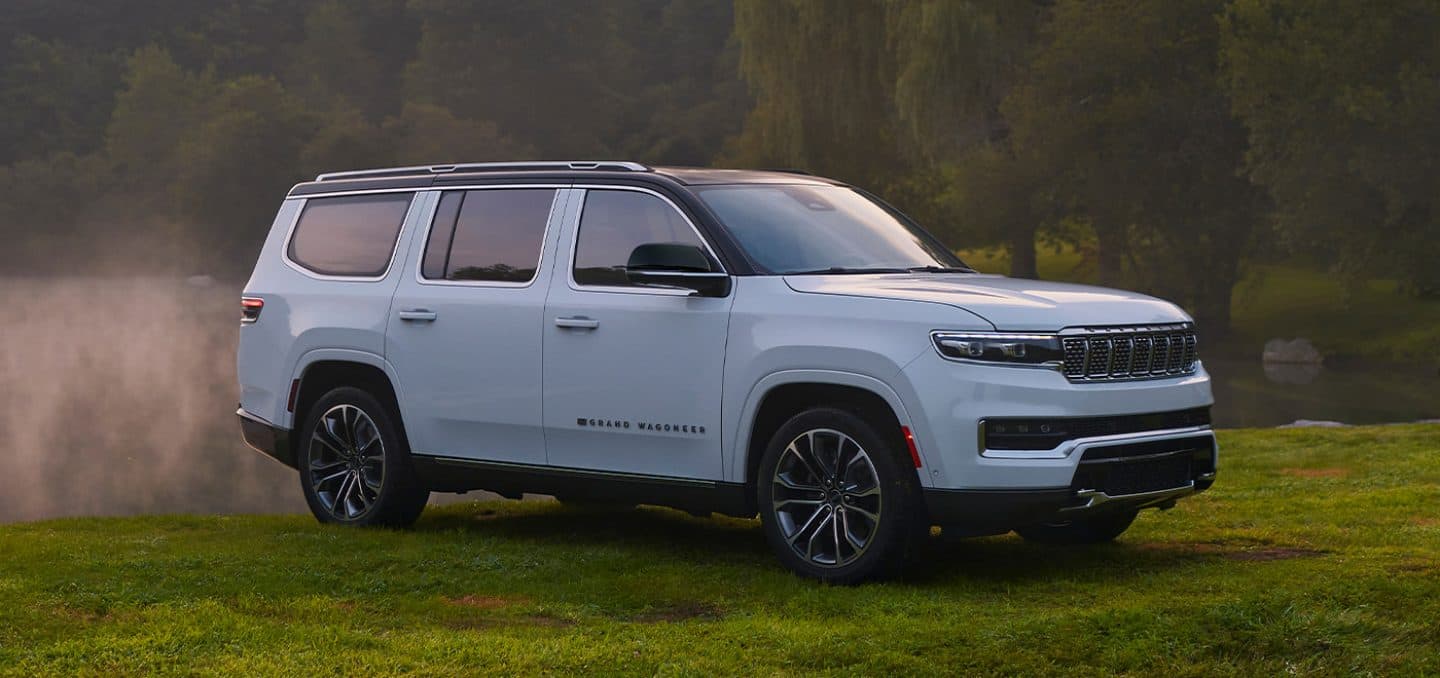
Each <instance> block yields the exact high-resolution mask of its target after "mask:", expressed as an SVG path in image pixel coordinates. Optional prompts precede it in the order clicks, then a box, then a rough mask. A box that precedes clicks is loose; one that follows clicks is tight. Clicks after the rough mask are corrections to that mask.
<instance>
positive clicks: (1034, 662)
mask: <svg viewBox="0 0 1440 678" xmlns="http://www.w3.org/2000/svg"><path fill="white" fill-rule="evenodd" d="M1221 445H1222V462H1221V477H1220V480H1219V482H1218V484H1217V485H1216V486H1215V488H1214V489H1213V490H1212V491H1210V492H1207V493H1205V494H1202V495H1199V496H1197V497H1194V498H1192V499H1189V500H1186V501H1183V502H1181V503H1180V505H1179V506H1178V507H1177V508H1176V509H1174V510H1172V511H1169V512H1166V513H1157V512H1153V511H1152V512H1147V513H1145V514H1143V515H1142V516H1141V518H1140V520H1139V521H1137V523H1136V525H1135V526H1134V527H1133V528H1132V529H1131V531H1130V532H1128V533H1127V534H1126V535H1124V536H1123V537H1122V538H1121V540H1120V542H1119V543H1117V544H1112V545H1105V546H1097V547H1080V548H1073V547H1072V548H1059V547H1052V548H1046V547H1040V546H1035V545H1030V544H1027V543H1025V542H1023V541H1021V540H1020V539H1018V538H1016V537H1014V536H1006V537H991V538H985V539H974V540H963V541H953V540H952V541H946V540H944V539H942V538H936V539H934V540H932V541H933V543H932V544H930V545H929V546H928V547H927V549H926V552H925V553H924V557H923V562H922V564H921V566H920V567H919V568H918V569H917V570H916V571H915V572H914V573H913V574H912V575H911V576H910V577H908V578H907V579H906V580H904V581H898V582H889V583H885V584H879V585H868V586H862V587H858V588H837V587H827V586H823V585H820V584H816V583H814V582H810V581H806V580H801V579H797V578H795V577H792V576H791V575H789V574H787V573H786V572H784V571H782V570H781V569H780V568H779V566H778V565H777V564H776V563H775V561H774V560H773V559H772V558H771V556H770V554H769V553H768V551H767V550H766V548H765V545H764V543H763V539H762V536H761V534H760V532H759V529H758V527H757V524H756V523H755V522H753V521H746V520H731V519H719V518H716V519H697V518H692V517H689V516H686V515H683V514H680V513H676V512H672V511H667V510H662V509H641V510H638V511H635V512H625V513H585V512H580V511H576V510H569V509H565V508H562V507H560V506H559V505H557V504H555V503H553V502H524V503H519V502H511V503H481V504H462V505H455V506H449V507H445V508H443V509H440V510H433V511H431V512H429V513H427V514H426V516H425V517H424V518H423V519H422V520H421V522H420V524H419V525H418V526H417V527H416V529H414V530H412V531H403V532H390V531H364V530H353V529H344V528H335V527H325V526H320V525H317V524H316V523H314V521H312V520H311V519H310V518H309V517H301V516H283V517H238V516H237V517H187V516H169V517H145V518H114V519H71V520H55V521H48V522H42V523H32V524H17V525H8V526H0V674H6V675H17V676H22V675H23V676H28V675H37V674H41V675H44V674H48V675H75V674H92V675H115V674H149V673H160V674H180V673H183V674H221V675H229V674H237V673H239V674H255V675H287V674H297V675H298V674H326V675H341V674H343V675H367V674H375V673H382V674H383V673H399V672H413V673H420V674H457V675H480V674H494V673H499V672H506V673H516V672H518V673H537V672H553V673H564V674H568V673H573V672H586V673H592V672H598V673H627V674H628V673H639V674H654V673H662V674H690V675H695V674H705V675H709V674H731V675H735V674H739V675H763V674H791V673H825V674H834V675H844V676H854V675H876V674H895V673H904V674H911V673H921V674H936V673H952V672H963V673H975V672H983V673H992V674H993V673H1007V674H1014V673H1048V674H1065V675H1108V674H1113V673H1129V674H1145V675H1161V674H1175V675H1208V674H1231V675H1246V676H1253V675H1277V674H1282V673H1299V674H1312V673H1313V674H1352V673H1379V674H1394V675H1416V674H1423V673H1430V674H1435V673H1437V672H1440V624H1437V622H1436V620H1437V619H1440V426H1424V425H1406V426H1384V427H1369V428H1355V429H1345V430H1319V429H1304V430H1284V431H1280V430H1271V431H1224V432H1222V434H1221Z"/></svg>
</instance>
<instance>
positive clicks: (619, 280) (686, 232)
mask: <svg viewBox="0 0 1440 678" xmlns="http://www.w3.org/2000/svg"><path fill="white" fill-rule="evenodd" d="M660 242H665V243H683V244H686V245H695V246H699V247H703V246H704V245H703V243H702V242H701V240H700V238H699V237H698V236H696V235H695V231H694V229H692V228H690V224H689V223H688V222H686V221H685V217H684V216H682V215H681V214H680V213H679V212H677V211H675V208H673V207H671V206H670V205H669V203H667V202H665V201H664V200H661V199H660V198H658V197H655V196H653V195H651V194H649V193H641V192H639V191H615V190H603V189H601V190H595V189H591V190H589V191H586V193H585V207H584V209H583V210H582V211H581V213H580V233H579V235H578V236H577V237H576V240H575V268H574V272H573V274H574V277H575V282H576V284H579V285H603V286H606V287H631V286H632V285H631V283H630V281H629V280H628V279H626V277H625V271H624V267H625V264H626V262H628V261H629V260H630V252H631V251H632V250H634V249H635V248H636V247H637V246H639V245H644V244H646V243H660Z"/></svg>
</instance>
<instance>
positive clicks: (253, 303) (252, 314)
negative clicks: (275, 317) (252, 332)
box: [240, 297, 265, 325]
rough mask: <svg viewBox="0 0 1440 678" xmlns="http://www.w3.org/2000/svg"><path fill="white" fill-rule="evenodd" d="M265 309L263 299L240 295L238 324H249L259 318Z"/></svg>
mask: <svg viewBox="0 0 1440 678" xmlns="http://www.w3.org/2000/svg"><path fill="white" fill-rule="evenodd" d="M263 310H265V300H264V299H261V298H259V297H240V324H242V325H249V324H250V323H253V322H255V321H256V320H259V319H260V311H263Z"/></svg>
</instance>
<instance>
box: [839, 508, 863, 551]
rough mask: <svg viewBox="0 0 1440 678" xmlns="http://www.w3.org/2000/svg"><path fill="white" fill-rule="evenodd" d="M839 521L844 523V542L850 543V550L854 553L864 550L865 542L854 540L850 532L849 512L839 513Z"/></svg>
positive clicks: (853, 535)
mask: <svg viewBox="0 0 1440 678" xmlns="http://www.w3.org/2000/svg"><path fill="white" fill-rule="evenodd" d="M840 521H841V522H843V523H845V527H844V530H843V531H844V532H845V541H848V542H850V548H853V549H855V552H856V553H859V552H861V551H863V550H864V549H865V542H862V541H860V540H859V539H856V538H855V534H854V533H853V532H851V531H850V512H849V511H845V512H843V513H841V514H840Z"/></svg>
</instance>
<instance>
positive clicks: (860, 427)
mask: <svg viewBox="0 0 1440 678" xmlns="http://www.w3.org/2000/svg"><path fill="white" fill-rule="evenodd" d="M813 429H833V430H836V431H840V432H842V433H844V434H845V435H848V436H850V437H851V438H853V439H854V440H855V442H857V443H859V444H860V446H861V447H862V448H864V449H865V451H866V453H867V454H868V455H869V457H870V461H871V463H872V464H873V465H874V466H875V473H876V476H877V480H878V481H879V483H880V487H881V496H880V521H879V525H878V527H877V529H876V533H875V536H874V542H873V543H871V544H870V546H869V547H868V548H867V549H866V550H865V552H864V553H862V554H861V555H860V557H859V558H857V559H856V560H855V561H853V562H851V563H849V564H847V565H844V566H841V567H825V566H822V565H817V564H815V563H812V562H810V561H809V560H807V559H805V558H804V557H802V556H800V555H799V554H796V553H795V552H794V551H793V550H791V548H790V545H789V544H788V543H786V540H785V537H784V535H782V534H781V532H780V526H779V524H778V522H777V520H776V518H775V514H774V505H773V501H772V500H773V496H774V489H773V487H772V485H771V480H772V478H773V477H774V474H775V468H776V466H777V465H778V464H779V462H780V458H781V455H782V454H784V451H785V448H786V447H787V446H788V445H789V444H790V442H791V441H792V440H794V439H795V438H796V437H798V436H799V435H800V434H802V433H804V432H806V431H810V430H813ZM899 457H900V451H899V450H897V449H895V445H894V444H893V443H890V442H888V441H887V440H885V438H884V437H883V436H881V435H880V434H879V433H878V432H877V431H876V429H875V427H874V426H873V425H871V424H870V423H869V422H867V421H866V420H865V419H864V418H862V417H860V416H858V415H856V414H854V413H851V412H849V411H846V410H840V409H834V408H814V409H809V410H806V411H804V412H801V413H800V414H797V415H795V416H794V417H792V418H790V420H789V421H787V422H785V424H784V425H782V426H781V427H780V429H779V430H778V431H776V433H775V435H774V436H772V437H771V439H770V442H769V443H768V444H767V445H766V448H765V456H764V457H762V459H761V462H760V469H759V473H758V475H757V478H756V504H757V508H758V509H759V513H760V522H761V525H762V526H763V529H764V531H765V538H766V540H768V541H769V542H770V546H771V548H772V549H773V550H774V551H775V554H776V556H777V557H779V559H780V560H781V562H783V563H784V564H785V566H786V567H789V568H790V569H791V570H794V571H796V572H797V573H799V574H802V575H804V576H808V577H813V578H816V579H820V580H822V581H825V582H829V583H836V584H853V583H858V582H860V581H864V580H867V579H873V578H880V577H885V576H890V575H893V574H895V573H897V572H898V571H899V568H900V567H901V566H902V565H903V564H904V562H905V560H906V559H907V558H908V551H909V550H910V549H911V547H912V546H913V544H911V543H910V540H911V538H912V536H913V534H914V532H915V525H916V522H917V521H918V520H919V513H920V512H919V511H918V508H919V490H918V485H919V483H918V480H917V479H916V477H915V471H914V469H913V468H911V467H910V465H909V464H902V463H901V461H900V458H899ZM906 461H909V459H908V456H907V457H906Z"/></svg>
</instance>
